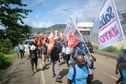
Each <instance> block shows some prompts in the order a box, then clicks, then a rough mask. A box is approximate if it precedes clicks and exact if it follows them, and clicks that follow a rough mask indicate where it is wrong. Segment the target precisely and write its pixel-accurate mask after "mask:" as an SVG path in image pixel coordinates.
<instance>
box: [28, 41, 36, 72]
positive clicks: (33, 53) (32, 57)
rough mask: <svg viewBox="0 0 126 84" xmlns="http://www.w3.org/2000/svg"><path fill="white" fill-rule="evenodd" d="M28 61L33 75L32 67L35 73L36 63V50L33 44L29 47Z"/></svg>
mask: <svg viewBox="0 0 126 84" xmlns="http://www.w3.org/2000/svg"><path fill="white" fill-rule="evenodd" d="M30 61H31V65H32V72H33V74H34V65H35V68H36V71H37V62H38V58H37V48H36V47H35V45H34V43H32V45H31V46H30Z"/></svg>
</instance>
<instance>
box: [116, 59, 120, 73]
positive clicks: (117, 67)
mask: <svg viewBox="0 0 126 84" xmlns="http://www.w3.org/2000/svg"><path fill="white" fill-rule="evenodd" d="M119 63H120V58H118V59H117V63H116V70H115V74H116V75H117V74H118V70H119Z"/></svg>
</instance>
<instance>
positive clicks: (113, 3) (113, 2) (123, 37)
mask: <svg viewBox="0 0 126 84" xmlns="http://www.w3.org/2000/svg"><path fill="white" fill-rule="evenodd" d="M111 1H112V5H113V7H114V9H115V13H116V15H117V17H116V18H117V21H118V23H119V26H120V28H121V32H122V39H123V45H124V47H126V46H125V41H124V39H125V35H124V32H123V29H122V25H121V22H120V19H119V15H118V11H117V8H116V4H115V1H114V0H111Z"/></svg>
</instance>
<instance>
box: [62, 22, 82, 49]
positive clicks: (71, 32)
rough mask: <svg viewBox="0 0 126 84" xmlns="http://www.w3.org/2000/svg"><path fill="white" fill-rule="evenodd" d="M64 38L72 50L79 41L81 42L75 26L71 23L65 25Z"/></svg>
mask: <svg viewBox="0 0 126 84" xmlns="http://www.w3.org/2000/svg"><path fill="white" fill-rule="evenodd" d="M64 36H65V37H66V38H67V41H68V46H69V47H70V48H74V47H75V46H76V45H77V44H78V43H79V42H80V41H82V40H83V38H82V36H81V34H80V32H79V31H78V28H77V26H76V25H75V24H74V23H73V22H72V21H71V22H70V23H68V24H67V25H66V29H65V31H64Z"/></svg>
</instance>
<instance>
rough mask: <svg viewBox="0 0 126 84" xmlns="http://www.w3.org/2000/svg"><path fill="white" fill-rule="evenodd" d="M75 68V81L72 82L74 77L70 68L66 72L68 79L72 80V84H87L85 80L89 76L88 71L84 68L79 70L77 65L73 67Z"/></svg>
mask: <svg viewBox="0 0 126 84" xmlns="http://www.w3.org/2000/svg"><path fill="white" fill-rule="evenodd" d="M75 68H76V75H75V80H73V75H74V69H73V68H70V70H69V72H68V79H69V80H72V84H87V82H86V80H87V77H88V74H89V69H88V68H87V67H86V66H84V67H82V68H80V67H78V66H77V64H76V65H75Z"/></svg>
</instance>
